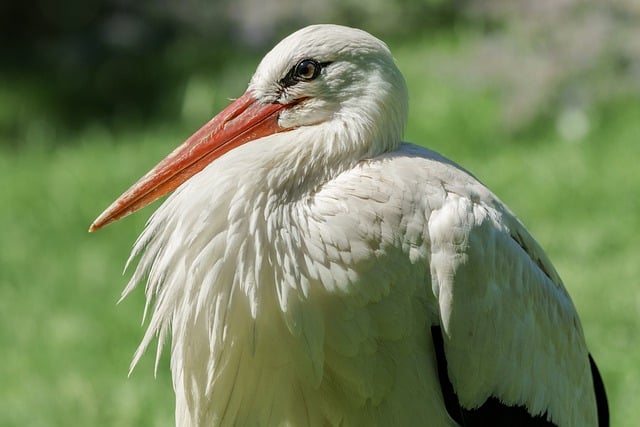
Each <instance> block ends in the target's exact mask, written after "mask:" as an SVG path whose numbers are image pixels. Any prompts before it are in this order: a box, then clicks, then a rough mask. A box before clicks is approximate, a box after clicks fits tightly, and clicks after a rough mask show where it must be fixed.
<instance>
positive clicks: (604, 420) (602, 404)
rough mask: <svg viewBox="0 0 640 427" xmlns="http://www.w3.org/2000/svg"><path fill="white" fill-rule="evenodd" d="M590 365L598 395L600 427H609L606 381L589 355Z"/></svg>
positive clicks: (597, 404) (594, 387) (597, 405)
mask: <svg viewBox="0 0 640 427" xmlns="http://www.w3.org/2000/svg"><path fill="white" fill-rule="evenodd" d="M589 365H591V376H592V377H593V389H594V391H595V394H596V407H597V408H598V426H599V427H609V402H608V400H607V391H606V390H605V388H604V381H603V380H602V376H601V375H600V371H599V370H598V366H597V365H596V362H595V360H593V357H592V356H591V354H589Z"/></svg>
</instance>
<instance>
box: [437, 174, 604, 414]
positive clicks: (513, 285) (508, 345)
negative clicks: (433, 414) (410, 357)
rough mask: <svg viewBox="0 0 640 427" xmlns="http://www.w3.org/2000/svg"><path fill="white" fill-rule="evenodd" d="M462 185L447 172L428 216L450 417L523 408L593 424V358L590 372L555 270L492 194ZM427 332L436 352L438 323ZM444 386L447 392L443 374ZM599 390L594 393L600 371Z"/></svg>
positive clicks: (601, 390) (573, 314)
mask: <svg viewBox="0 0 640 427" xmlns="http://www.w3.org/2000/svg"><path fill="white" fill-rule="evenodd" d="M461 188H462V187H460V188H456V182H455V180H454V181H453V185H451V188H450V189H449V191H448V192H447V196H446V199H445V201H444V203H443V204H442V206H441V207H440V208H439V209H436V210H434V211H433V212H432V214H431V217H430V218H429V235H430V238H431V245H432V246H431V251H432V255H431V261H430V262H431V275H432V287H433V291H434V293H435V295H436V297H437V298H438V302H439V307H440V317H441V343H440V349H441V350H440V352H441V354H440V355H439V357H438V358H437V359H438V363H439V367H440V368H442V364H443V360H444V363H445V367H446V368H445V370H446V373H447V376H448V380H449V381H450V383H451V387H450V390H451V391H452V392H453V393H454V394H455V397H454V398H452V397H451V396H450V397H449V400H448V406H451V407H454V406H455V403H456V402H455V401H457V403H458V404H459V408H460V413H459V414H457V418H456V415H454V414H452V417H453V418H454V419H457V420H458V421H459V422H460V424H462V425H486V423H484V422H483V421H482V420H483V417H489V419H491V420H492V424H491V425H499V424H495V423H494V422H497V421H496V420H498V419H499V417H500V416H501V415H505V414H507V416H509V417H514V418H511V421H510V423H508V424H506V425H513V422H514V419H520V420H524V419H525V418H526V419H528V420H529V421H531V423H528V424H521V423H517V425H558V426H595V425H597V420H598V408H597V404H596V397H595V395H596V393H595V392H594V383H596V387H598V380H597V379H596V374H595V373H597V368H596V369H595V370H594V372H595V373H593V374H592V364H591V363H590V357H589V353H588V351H587V347H586V344H585V339H584V335H583V332H582V329H581V326H580V321H579V319H578V315H577V313H576V310H575V307H574V306H573V303H572V302H571V299H570V298H569V295H568V294H567V292H566V290H565V288H564V286H563V285H562V282H561V280H560V278H559V276H558V274H557V273H556V271H555V270H554V268H553V266H552V265H551V263H550V262H549V260H548V259H547V257H546V255H545V254H544V252H543V251H542V249H541V248H540V247H539V246H538V244H537V243H536V242H535V241H534V240H533V238H532V237H531V236H530V234H529V233H528V232H527V231H526V229H525V228H524V227H523V226H522V224H521V223H520V222H519V221H518V220H517V219H516V218H515V216H514V215H513V214H512V213H511V212H510V211H509V210H508V209H507V208H506V207H504V205H502V203H501V202H500V201H499V200H498V199H497V198H495V196H493V195H492V194H487V193H484V194H483V193H478V192H470V191H469V190H468V189H464V190H461ZM432 332H433V335H434V343H435V344H436V353H437V352H438V349H437V347H438V334H439V333H440V331H439V330H435V331H432ZM593 367H595V364H593ZM597 377H598V379H599V375H597ZM442 381H443V379H442V375H441V382H442ZM443 390H444V394H445V397H446V395H447V387H446V384H445V387H443ZM598 394H599V395H601V396H600V400H602V399H601V397H603V396H604V388H603V387H602V383H601V381H600V382H599V392H598ZM452 402H453V403H452ZM602 408H606V399H605V405H604V406H602V405H601V409H600V412H603V411H604V409H602ZM450 412H451V411H450ZM601 416H602V414H601ZM476 421H478V422H480V424H477V423H476ZM529 421H527V422H529Z"/></svg>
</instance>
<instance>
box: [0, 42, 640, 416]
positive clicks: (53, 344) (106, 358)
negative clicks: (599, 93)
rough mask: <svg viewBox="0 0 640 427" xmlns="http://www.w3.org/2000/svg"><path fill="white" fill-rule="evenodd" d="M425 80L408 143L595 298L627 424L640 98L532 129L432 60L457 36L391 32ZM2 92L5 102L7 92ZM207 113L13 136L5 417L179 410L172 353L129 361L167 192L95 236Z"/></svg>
mask: <svg viewBox="0 0 640 427" xmlns="http://www.w3.org/2000/svg"><path fill="white" fill-rule="evenodd" d="M392 48H393V50H394V52H395V55H396V57H397V60H398V63H399V65H400V68H401V69H402V70H403V72H404V73H405V76H406V78H407V81H408V85H409V88H410V93H411V100H410V107H411V115H410V119H409V125H408V128H407V132H406V139H407V140H408V141H412V142H416V143H421V144H423V145H426V146H429V147H431V148H433V149H436V150H438V151H440V152H442V153H443V154H445V155H447V156H448V157H451V158H453V159H454V160H455V161H457V162H458V163H460V164H462V165H463V166H465V167H466V168H468V169H469V170H471V171H472V172H473V173H474V174H476V176H478V177H479V178H480V179H481V180H483V182H485V183H486V184H487V185H488V186H489V187H490V188H492V189H493V190H494V191H495V192H496V193H497V194H498V195H499V196H500V197H501V198H502V199H503V200H504V201H505V202H506V203H507V204H508V205H509V206H510V207H511V208H512V209H513V210H514V211H515V212H516V213H517V214H518V216H519V217H520V218H521V219H522V220H523V222H524V223H525V224H526V225H527V226H528V228H529V229H530V230H531V232H532V233H533V235H534V236H536V238H537V240H538V241H539V242H540V243H541V244H542V245H543V247H545V248H546V250H547V252H548V253H549V255H550V257H551V259H552V260H553V262H554V264H555V265H556V267H557V269H558V270H559V272H560V274H561V275H562V277H563V279H564V281H565V283H566V286H567V288H568V289H569V292H570V293H571V295H572V297H573V299H574V301H575V303H576V305H577V307H578V310H579V312H580V315H581V318H582V322H583V326H584V329H585V332H586V336H587V340H588V342H589V345H590V348H591V350H592V353H593V354H594V356H595V358H596V360H597V361H598V363H599V366H600V368H601V372H602V374H603V376H604V380H605V383H606V386H607V390H608V393H609V399H610V407H611V412H612V425H614V426H627V425H629V426H631V425H633V421H630V420H637V419H640V405H638V401H637V396H639V395H640V386H639V384H640V352H639V350H640V346H639V345H638V338H639V333H638V329H639V326H640V292H639V290H638V277H640V263H639V262H638V258H639V255H640V250H639V249H638V230H640V215H639V212H640V179H639V173H638V170H639V169H638V167H639V166H638V163H639V161H640V144H639V141H640V120H638V117H640V105H639V103H638V102H637V101H638V100H633V99H629V100H618V101H616V102H615V103H614V102H612V103H611V105H607V106H605V107H603V108H602V109H601V110H600V111H599V112H597V114H595V115H594V120H593V123H592V130H591V132H590V134H589V135H588V136H587V137H586V138H585V139H584V140H582V141H580V142H567V141H563V140H562V139H561V138H560V137H559V136H558V135H557V133H556V132H555V130H554V123H553V122H549V123H542V124H541V125H540V126H539V128H538V129H537V130H535V131H532V132H527V133H524V134H521V135H519V136H514V135H512V134H507V133H506V132H504V131H502V130H501V129H502V127H501V125H500V113H499V111H500V98H499V97H498V96H497V95H496V94H495V93H492V92H490V91H479V90H477V89H471V88H470V87H460V85H458V84H457V83H456V82H455V80H453V79H451V78H449V77H448V76H447V75H446V73H440V72H438V71H437V68H435V67H432V66H431V65H432V64H433V63H434V62H437V58H438V54H439V50H444V49H451V48H455V46H451V45H450V44H449V43H448V42H442V41H441V42H437V41H436V42H431V43H423V42H416V43H415V44H413V45H405V46H392ZM258 60H259V58H252V59H251V60H247V61H246V63H245V62H240V63H234V64H230V66H229V68H228V69H225V70H221V72H220V74H219V75H217V76H215V77H211V78H210V79H207V78H204V79H203V80H202V81H201V86H200V87H199V88H197V89H198V90H194V93H196V95H194V96H195V98H194V99H193V100H192V104H195V105H202V104H204V105H207V106H208V113H209V114H213V113H215V112H216V111H217V110H219V109H220V108H221V107H222V106H223V105H224V104H225V103H226V98H229V97H233V96H238V95H239V94H240V93H242V91H243V90H244V85H245V84H246V81H248V78H249V77H250V74H251V72H252V71H253V68H254V67H255V64H257V62H258ZM0 101H2V100H1V99H0ZM206 119H207V117H205V116H199V115H198V114H190V115H189V119H187V120H180V119H179V118H176V122H175V123H158V124H155V125H153V126H149V127H145V128H126V127H123V128H122V129H120V130H118V131H117V132H111V131H108V130H106V129H104V128H102V127H100V126H99V124H97V125H95V126H93V127H90V128H87V129H86V130H84V131H82V132H80V133H79V134H77V135H76V136H74V137H73V139H72V140H69V141H67V140H60V138H62V137H60V136H56V135H55V134H53V133H52V132H51V130H50V129H48V128H47V127H46V126H44V127H38V126H37V124H34V126H33V131H31V132H30V133H29V134H28V138H29V141H27V143H26V144H24V146H23V147H22V148H15V147H14V148H7V146H9V144H7V145H1V146H0V230H1V236H0V316H1V317H0V348H1V349H2V350H1V351H0V360H1V362H2V363H0V426H34V427H35V426H146V425H159V426H163V425H171V424H172V423H173V392H172V388H171V379H170V375H169V369H168V357H166V355H165V357H164V358H163V359H162V363H161V366H160V368H159V370H158V374H157V377H155V378H154V373H153V355H151V354H148V355H147V356H146V357H144V358H143V361H142V363H140V364H139V365H138V367H137V369H136V370H135V371H134V373H133V375H132V376H131V377H130V378H128V377H127V371H128V367H129V362H130V360H131V356H132V354H133V352H134V350H135V348H136V346H137V344H138V341H139V340H140V338H141V336H142V333H143V330H144V327H143V326H141V318H142V316H141V315H142V309H143V295H142V292H141V290H138V291H137V292H134V294H133V295H132V296H131V297H129V298H127V299H126V300H125V301H124V302H123V303H121V304H120V305H116V301H117V300H118V298H119V295H120V291H121V289H122V288H123V286H124V285H125V283H126V281H127V274H125V275H124V276H123V275H122V274H121V272H122V269H123V266H124V262H125V260H126V258H127V256H128V253H129V250H130V247H131V245H132V244H133V241H134V240H135V238H136V236H137V235H138V233H139V232H140V231H141V230H142V228H143V225H144V222H145V221H146V219H147V217H148V216H149V215H150V213H151V212H152V211H153V209H155V207H157V204H155V205H153V206H152V207H150V208H146V209H144V210H143V211H141V212H139V213H137V214H135V215H133V216H131V217H129V218H127V219H125V220H123V221H121V222H119V223H116V224H114V225H112V226H109V227H108V228H106V229H105V230H102V231H100V232H98V233H95V234H88V233H87V228H88V226H89V224H90V223H91V221H92V220H93V219H94V218H95V217H96V216H97V215H98V214H99V213H100V212H101V211H102V209H103V208H105V207H106V206H107V205H108V204H109V203H110V202H111V201H112V200H113V199H114V198H115V197H116V196H118V195H119V194H120V192H121V191H122V190H124V189H126V188H127V187H128V186H129V185H130V184H131V183H133V181H134V180H135V179H137V178H138V177H139V176H141V175H142V174H143V173H144V172H146V171H147V170H148V169H149V168H150V167H151V166H153V165H154V164H155V163H156V162H157V160H159V159H160V158H162V157H163V156H164V155H165V154H166V153H168V152H169V151H170V150H171V149H172V147H174V146H175V145H177V144H178V143H180V142H181V141H182V140H183V139H184V138H185V137H186V136H188V135H189V132H190V131H192V130H195V129H196V127H197V126H198V125H199V124H200V123H201V122H204V121H205V120H206Z"/></svg>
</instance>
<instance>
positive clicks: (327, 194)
mask: <svg viewBox="0 0 640 427" xmlns="http://www.w3.org/2000/svg"><path fill="white" fill-rule="evenodd" d="M305 61H311V62H305ZM247 94H248V95H247ZM247 94H246V95H245V96H249V97H251V98H252V99H254V100H256V104H257V105H258V107H259V108H262V106H265V105H269V107H265V108H277V109H278V110H277V112H276V113H274V115H273V117H275V118H276V119H277V126H278V128H277V129H276V130H270V131H268V132H261V131H259V130H255V129H257V128H255V129H254V128H251V130H250V131H249V135H248V136H246V138H245V140H243V141H242V142H240V143H239V144H237V145H238V146H237V147H235V148H234V149H233V150H231V151H229V152H227V153H226V154H224V155H222V156H219V158H217V159H216V160H214V161H210V160H207V162H206V163H208V165H207V166H206V167H205V168H204V169H203V170H202V171H201V172H200V173H197V174H195V175H194V176H192V177H190V178H189V176H187V177H184V178H183V179H181V180H180V182H182V181H185V180H186V182H184V184H182V185H181V186H180V187H179V188H178V189H177V190H176V191H175V192H174V193H173V194H172V195H171V196H170V197H169V198H168V199H167V200H166V202H165V203H164V204H163V205H162V206H161V207H160V208H159V209H158V210H157V211H156V212H155V213H154V214H153V216H152V218H151V219H150V221H149V223H148V225H147V227H146V229H145V231H144V233H143V234H142V235H141V236H140V238H139V240H138V242H137V243H136V246H135V249H134V252H133V255H132V258H135V257H136V256H139V261H138V266H137V268H136V270H135V273H134V275H133V277H132V279H131V281H130V283H129V285H128V286H127V287H126V289H125V291H124V294H123V297H124V296H126V295H127V294H128V293H129V292H131V291H132V290H133V289H134V288H135V286H136V284H138V283H140V282H142V281H144V280H145V278H146V280H147V285H146V294H147V308H150V310H151V314H150V321H149V327H148V330H147V332H146V334H145V336H144V338H143V340H142V344H141V346H140V348H139V350H138V352H137V353H136V355H135V358H134V361H133V364H134V365H135V363H136V362H137V361H138V359H139V358H140V357H141V355H142V353H143V352H144V350H145V349H146V348H147V346H148V345H149V344H150V343H151V341H152V340H153V339H154V337H155V336H156V335H158V336H159V345H158V356H159V355H160V352H161V350H162V344H163V343H164V342H165V340H166V339H167V338H168V337H169V336H170V338H171V370H172V374H173V382H174V389H175V392H176V424H177V425H179V426H209V425H222V426H227V425H228V426H231V425H233V426H243V425H244V426H278V425H290V426H327V425H336V426H337V425H342V426H365V425H366V426H375V425H378V426H390V425H398V426H411V425H430V426H450V425H457V424H456V421H454V419H455V417H453V418H452V416H451V415H450V414H449V413H448V412H447V409H446V408H445V404H444V400H443V399H444V398H443V394H444V392H443V389H442V386H441V380H439V377H438V364H437V362H436V351H437V350H436V349H435V348H434V340H432V331H431V328H432V327H437V326H440V329H441V331H442V336H443V338H444V352H445V354H446V360H447V363H448V370H446V371H445V372H447V374H448V377H449V379H450V381H451V384H452V385H453V389H454V391H455V393H456V394H457V397H458V399H459V404H460V407H461V408H465V409H468V410H473V409H474V408H478V407H480V406H482V405H483V403H485V401H486V400H487V399H488V398H490V397H493V398H496V399H498V400H499V401H500V402H502V404H504V406H521V407H524V408H525V409H526V411H527V412H528V413H529V414H531V415H533V416H536V415H541V417H540V419H544V418H547V419H548V420H550V421H551V422H553V423H554V424H556V425H559V426H595V425H597V422H598V414H597V411H598V409H597V406H596V396H595V393H594V380H593V379H592V368H591V367H590V363H589V356H588V350H587V348H586V344H585V340H584V336H583V333H582V330H581V327H580V322H579V319H578V316H577V313H576V310H575V308H574V306H573V304H572V302H571V300H570V298H569V296H568V294H567V292H566V290H565V289H564V287H563V285H562V282H561V280H560V278H559V277H558V274H557V273H556V271H555V270H554V268H553V266H552V265H551V263H550V262H549V260H548V259H547V257H546V255H545V254H544V252H543V251H542V249H541V248H540V247H539V246H538V244H537V243H536V242H535V241H534V240H533V238H532V237H531V236H530V234H529V233H528V232H527V231H526V229H525V228H524V227H523V226H522V224H521V223H520V222H519V221H518V220H517V219H516V218H515V216H514V215H513V214H512V213H511V212H510V211H509V210H508V209H507V208H506V207H505V206H504V205H503V204H502V202H501V201H500V200H499V199H498V198H497V197H496V196H495V195H493V193H491V192H490V191H489V190H488V189H487V188H486V187H484V186H483V185H482V184H481V183H480V182H478V181H477V180H476V179H475V178H474V177H473V176H472V175H470V174H469V173H468V172H466V171H465V170H463V169H462V168H460V167H459V166H457V165H455V164H454V163H452V162H451V161H449V160H447V159H445V158H443V157H441V156H440V155H438V154H437V153H434V152H432V151H429V150H427V149H424V148H420V147H417V146H414V145H411V144H408V143H401V142H400V141H401V135H402V129H403V126H404V124H405V120H406V111H407V91H406V88H405V84H404V80H403V78H402V76H401V74H400V72H399V71H398V69H397V68H396V66H395V64H394V62H393V59H392V57H391V54H390V52H389V51H388V49H387V47H386V46H385V45H384V44H383V43H382V42H380V41H379V40H377V39H375V38H374V37H372V36H371V35H369V34H367V33H365V32H363V31H360V30H355V29H350V28H345V27H339V26H333V25H318V26H311V27H307V28H304V29H302V30H300V31H298V32H296V33H294V34H292V35H291V36H289V37H287V38H286V39H284V40H283V41H282V42H281V43H280V44H278V45H277V46H276V47H275V48H274V49H273V50H272V51H271V52H270V53H269V54H267V56H266V57H265V58H264V59H263V61H262V62H261V64H260V65H259V67H258V69H257V71H256V73H255V75H254V77H253V79H252V80H251V83H250V85H249V88H248V91H247ZM237 102H241V101H240V100H239V101H237ZM272 106H273V107H272ZM250 108H253V107H250ZM225 111H226V110H225ZM239 117H241V115H236V114H235V113H233V114H230V116H229V117H227V119H225V121H224V123H223V124H222V125H220V126H218V125H216V126H218V127H217V128H214V129H213V130H211V129H207V130H206V131H205V132H204V133H203V134H200V135H198V136H197V137H196V138H195V139H194V138H192V139H191V140H189V141H187V142H186V143H185V144H193V143H194V141H195V143H200V142H201V141H203V140H207V139H210V138H215V136H216V135H217V134H218V133H220V132H222V130H221V129H223V128H224V127H226V126H227V124H233V123H234V120H237V118H239ZM269 117H271V116H269ZM261 120H262V119H261ZM260 123H262V122H260ZM243 129H244V128H243ZM245 142H247V143H245ZM240 144H244V145H240ZM178 150H180V149H178ZM172 156H173V157H176V156H177V155H176V154H175V153H174V154H173V155H172ZM216 157H217V156H216ZM170 160H171V161H173V158H172V157H170ZM209 162H210V163H209ZM203 167H204V165H203ZM196 172H197V171H196ZM194 173H195V172H194ZM144 179H146V180H147V181H149V180H150V179H151V180H154V179H156V178H155V175H154V173H153V171H152V172H151V173H150V174H149V175H147V177H145V178H143V180H144ZM171 179H173V178H171ZM187 179H188V180H187ZM165 181H166V179H165ZM154 182H155V181H154ZM139 188H140V187H139V186H138V185H137V186H134V187H132V189H131V190H130V191H129V192H127V193H125V195H123V197H122V198H121V199H119V201H117V202H116V203H114V205H112V207H110V208H109V209H108V210H107V211H106V212H105V213H104V214H103V215H102V216H101V217H100V218H99V219H98V220H96V222H95V223H94V225H93V226H92V229H96V228H99V227H101V226H102V225H104V224H106V223H108V222H110V221H113V220H115V219H117V218H119V217H120V216H123V215H124V214H127V213H130V212H131V211H133V210H135V209H137V208H138V207H140V206H138V205H137V204H136V205H133V204H126V205H123V203H124V202H120V201H121V200H124V199H127V200H129V199H130V198H131V195H132V194H134V195H138V196H139V193H141V191H140V190H139ZM145 191H146V190H145ZM167 191H170V190H167ZM162 192H166V191H164V190H162ZM142 193H143V194H142V195H143V196H144V197H147V196H146V194H147V193H145V192H144V191H143V192H142ZM138 196H136V197H138ZM153 197H154V198H155V197H159V196H157V195H154V196H153ZM134 198H135V197H134ZM148 202H150V200H144V201H142V202H141V204H146V203H148ZM127 203H128V202H127ZM145 312H146V309H145ZM436 346H437V345H436ZM596 387H597V385H596ZM457 421H458V422H460V421H459V420H457ZM469 425H471V424H469Z"/></svg>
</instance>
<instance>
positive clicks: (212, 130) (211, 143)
mask: <svg viewBox="0 0 640 427" xmlns="http://www.w3.org/2000/svg"><path fill="white" fill-rule="evenodd" d="M286 107H288V105H283V104H261V103H259V102H258V101H257V100H256V99H255V97H254V96H253V95H252V94H251V93H250V92H249V91H247V92H246V93H245V94H244V95H242V96H241V97H240V98H238V99H237V100H235V101H234V102H232V103H231V104H230V105H229V106H228V107H227V108H225V109H224V110H222V111H221V112H220V113H219V114H218V115H217V116H215V117H214V118H213V119H211V120H210V121H209V122H208V123H207V124H205V125H204V126H203V127H202V128H200V130H198V131H197V132H196V133H194V134H193V135H191V137H189V139H187V140H186V141H185V142H183V143H182V145H180V146H179V147H178V148H176V149H175V150H173V152H172V153H171V154H169V155H168V156H167V157H165V158H164V160H162V161H161V162H160V163H158V164H157V165H156V166H155V167H154V168H153V169H151V170H150V171H149V172H147V174H146V175H145V176H143V177H142V178H140V179H139V180H138V182H136V183H135V184H133V185H132V186H131V188H129V189H128V190H127V191H125V192H124V193H123V194H122V195H121V196H120V197H119V198H118V199H117V200H116V201H115V202H113V203H112V204H111V206H109V207H108V208H107V209H106V210H105V211H104V212H102V214H101V215H100V216H99V217H98V218H96V220H95V221H93V224H91V227H89V231H90V232H92V231H95V230H98V229H100V228H102V227H104V226H105V225H107V224H109V223H112V222H114V221H117V220H119V219H120V218H123V217H125V216H127V215H129V214H131V213H133V212H135V211H137V210H138V209H141V208H143V207H145V206H146V205H148V204H149V203H151V202H153V201H155V200H156V199H158V198H160V197H162V196H163V195H165V194H167V193H169V192H170V191H173V190H175V189H176V188H178V187H179V186H180V185H181V184H182V183H183V182H185V181H186V180H188V179H189V178H191V177H192V176H193V175H195V174H197V173H198V172H200V171H201V170H202V169H204V168H205V166H207V165H208V164H209V163H211V162H212V161H213V160H215V159H217V158H218V157H220V156H222V155H223V154H224V153H226V152H228V151H230V150H233V149H234V148H236V147H238V146H240V145H242V144H244V143H246V142H249V141H253V140H255V139H258V138H261V137H263V136H267V135H271V134H274V133H278V132H282V131H285V130H288V129H286V128H282V127H280V126H279V125H278V116H279V112H280V111H281V110H282V109H284V108H286Z"/></svg>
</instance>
